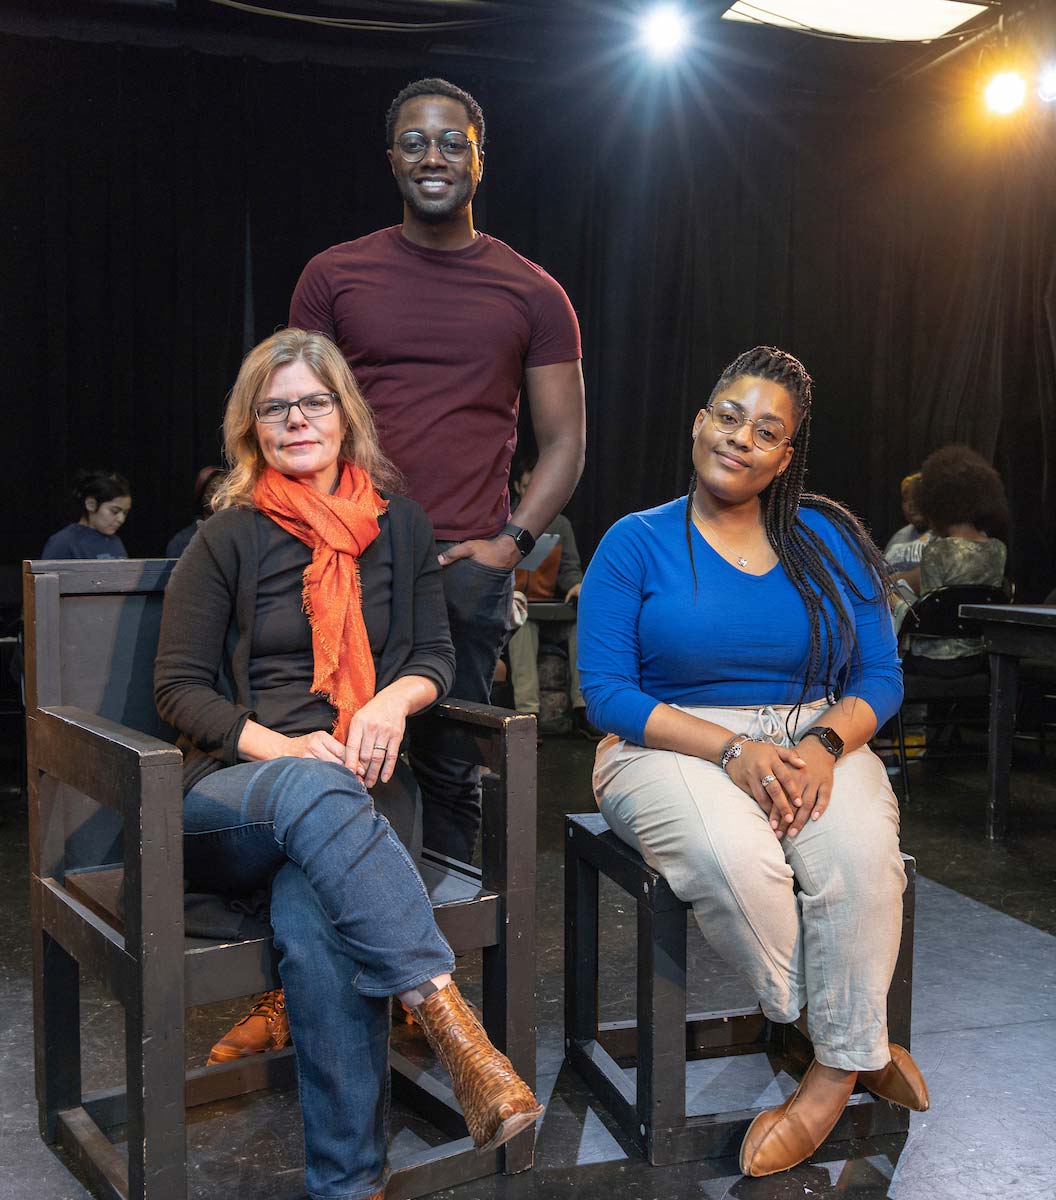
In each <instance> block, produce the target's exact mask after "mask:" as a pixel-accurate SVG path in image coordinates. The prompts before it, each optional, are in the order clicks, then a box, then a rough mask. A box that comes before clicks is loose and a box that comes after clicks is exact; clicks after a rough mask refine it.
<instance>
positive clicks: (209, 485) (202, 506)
mask: <svg viewBox="0 0 1056 1200" xmlns="http://www.w3.org/2000/svg"><path fill="white" fill-rule="evenodd" d="M226 475H227V472H226V471H225V470H224V468H223V467H202V469H201V470H200V471H199V472H198V474H197V475H196V476H195V480H194V493H193V496H194V508H195V512H196V513H197V514H198V515H197V516H196V517H195V518H194V520H193V521H192V522H191V523H190V524H189V525H185V526H184V527H183V528H182V529H181V530H180V531H179V533H174V534H173V535H172V537H171V538H169V541H168V545H167V546H166V547H165V557H166V558H179V557H180V555H181V554H182V553H183V552H184V550H186V549H187V547H188V546H189V545H190V544H191V538H193V537H194V535H195V534H196V533H197V532H198V526H199V525H201V523H202V522H203V521H205V520H207V519H208V518H209V517H211V516H212V515H213V497H214V496H215V495H216V493H217V492H218V491H219V490H220V485H221V484H222V483H223V482H224V477H225V476H226Z"/></svg>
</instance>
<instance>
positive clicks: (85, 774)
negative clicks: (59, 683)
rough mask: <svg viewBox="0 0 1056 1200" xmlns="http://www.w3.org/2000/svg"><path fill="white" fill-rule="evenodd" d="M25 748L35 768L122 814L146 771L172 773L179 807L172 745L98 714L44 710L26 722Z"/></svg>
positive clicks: (179, 759) (178, 766) (178, 758)
mask: <svg viewBox="0 0 1056 1200" xmlns="http://www.w3.org/2000/svg"><path fill="white" fill-rule="evenodd" d="M26 750H27V756H28V759H29V762H30V764H31V766H32V767H33V768H35V769H36V770H38V771H43V772H44V773H45V774H46V775H50V776H51V777H52V778H54V779H57V780H59V781H60V782H61V783H65V784H68V785H69V786H70V787H72V788H76V789H77V791H79V792H82V793H83V794H84V795H86V796H90V797H91V798H92V799H93V800H95V801H96V802H97V803H99V804H105V805H106V806H107V807H109V808H116V809H118V810H119V811H124V809H125V806H126V803H127V802H129V801H130V800H132V799H133V793H135V795H137V796H138V793H139V790H140V784H141V777H142V775H143V773H144V772H145V771H148V770H149V771H151V772H152V773H153V772H155V771H160V772H162V773H163V774H164V773H166V768H167V769H168V771H169V772H171V775H172V781H173V783H174V785H175V786H174V787H173V789H172V797H173V802H174V804H175V805H176V806H177V809H179V807H180V806H181V805H182V795H181V788H180V775H181V771H182V766H183V755H182V754H181V753H180V751H179V750H177V749H176V747H175V746H170V745H169V743H168V742H163V741H162V740H161V739H160V738H156V737H153V736H151V735H150V734H146V733H139V732H138V731H137V730H135V729H129V728H128V727H127V726H125V725H120V724H118V723H117V722H116V721H111V720H108V719H107V718H106V717H101V716H99V715H98V714H97V713H92V712H87V711H86V710H85V709H83V708H75V707H72V706H67V705H55V706H52V707H42V708H37V709H34V710H33V711H31V712H30V713H29V714H28V716H27V719H26Z"/></svg>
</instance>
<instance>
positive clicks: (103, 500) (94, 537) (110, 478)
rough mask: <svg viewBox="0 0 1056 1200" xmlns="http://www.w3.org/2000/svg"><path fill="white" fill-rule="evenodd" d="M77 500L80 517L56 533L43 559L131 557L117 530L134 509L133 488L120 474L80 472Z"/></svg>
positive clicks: (49, 541) (74, 491)
mask: <svg viewBox="0 0 1056 1200" xmlns="http://www.w3.org/2000/svg"><path fill="white" fill-rule="evenodd" d="M73 497H74V499H75V500H76V502H77V507H78V510H79V514H80V515H79V517H78V519H77V520H76V521H74V522H73V523H72V524H70V525H67V526H66V527H65V528H63V529H60V530H59V532H58V533H53V534H52V535H51V537H49V538H48V540H47V541H46V542H45V543H44V549H43V550H42V551H41V554H40V556H41V558H66V559H69V558H128V551H127V550H126V549H125V544H124V542H122V541H121V539H120V538H119V537H118V536H117V531H118V530H119V529H120V528H121V526H122V525H124V523H125V521H126V519H127V518H128V514H129V512H130V511H131V510H132V489H131V488H130V487H129V486H128V480H127V479H126V478H125V477H124V476H123V475H119V474H118V473H117V472H116V471H105V470H83V471H78V472H77V476H76V478H75V479H74V482H73Z"/></svg>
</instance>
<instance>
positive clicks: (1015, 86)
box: [986, 71, 1027, 117]
mask: <svg viewBox="0 0 1056 1200" xmlns="http://www.w3.org/2000/svg"><path fill="white" fill-rule="evenodd" d="M1026 98H1027V84H1026V81H1025V80H1024V78H1023V76H1022V75H1020V74H1019V72H1018V71H1002V72H1001V73H1000V74H999V75H995V76H994V77H993V79H991V80H990V82H989V83H988V84H987V85H986V106H987V108H989V109H990V111H991V112H994V113H997V114H998V115H999V116H1002V117H1007V116H1008V114H1009V113H1014V112H1015V111H1016V109H1017V108H1019V107H1020V106H1021V105H1022V103H1023V101H1024V100H1025V99H1026Z"/></svg>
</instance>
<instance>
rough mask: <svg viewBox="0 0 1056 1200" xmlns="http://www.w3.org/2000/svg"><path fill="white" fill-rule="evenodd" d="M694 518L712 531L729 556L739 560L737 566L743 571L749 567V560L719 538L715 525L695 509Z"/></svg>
mask: <svg viewBox="0 0 1056 1200" xmlns="http://www.w3.org/2000/svg"><path fill="white" fill-rule="evenodd" d="M693 516H694V517H696V519H697V520H698V521H699V522H700V524H701V525H705V526H707V528H708V529H710V530H711V533H712V536H713V537H714V538H715V540H716V541H717V542H718V543H719V545H720V546H722V547H723V548H724V549H725V551H726V553H727V554H732V555H733V557H734V558H735V559H736V560H737V565H738V566H739V567H740V568H741V570H742V571H743V570H744V569H745V568H746V567H747V566H748V559H746V558H745V557H744V555H743V554H739V553H738V552H737V551H736V550H734V548H733V547H732V546H731V545H730V544H729V542H724V541H723V540H722V538H721V537H719V535H718V534H717V533H716V532H715V527H714V525H712V523H711V522H710V521H706V520H705V519H704V518H703V517H702V516H701V515H700V513H699V512H697V510H696V509H695V508H694V509H693Z"/></svg>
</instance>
